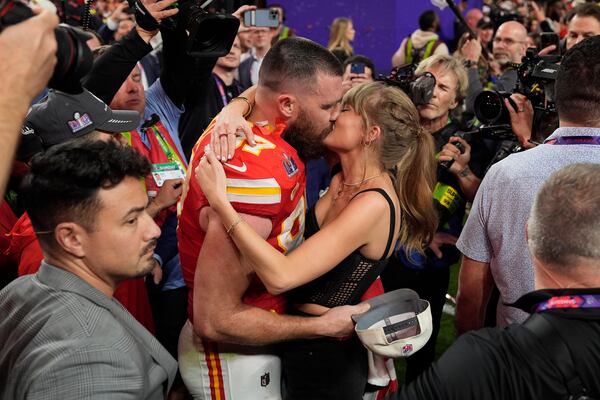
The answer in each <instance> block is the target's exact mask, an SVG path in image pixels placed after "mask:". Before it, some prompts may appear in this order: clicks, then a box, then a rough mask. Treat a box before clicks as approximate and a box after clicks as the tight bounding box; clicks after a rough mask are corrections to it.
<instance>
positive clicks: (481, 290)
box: [456, 256, 494, 334]
mask: <svg viewBox="0 0 600 400" xmlns="http://www.w3.org/2000/svg"><path fill="white" fill-rule="evenodd" d="M493 283H494V279H493V277H492V272H491V270H490V264H489V263H484V262H480V261H476V260H473V259H471V258H469V257H467V256H464V257H463V261H462V264H461V267H460V274H459V278H458V294H457V296H456V329H457V331H458V333H459V334H462V333H465V332H467V331H471V330H477V329H481V328H483V323H484V321H485V310H486V308H487V304H488V301H489V299H490V295H491V293H492V288H493Z"/></svg>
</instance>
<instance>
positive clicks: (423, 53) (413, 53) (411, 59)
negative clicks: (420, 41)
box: [404, 36, 442, 64]
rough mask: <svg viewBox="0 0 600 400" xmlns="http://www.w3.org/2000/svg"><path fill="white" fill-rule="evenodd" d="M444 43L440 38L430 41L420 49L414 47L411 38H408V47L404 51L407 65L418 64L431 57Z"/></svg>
mask: <svg viewBox="0 0 600 400" xmlns="http://www.w3.org/2000/svg"><path fill="white" fill-rule="evenodd" d="M441 43H442V41H441V40H440V39H439V38H436V39H430V40H428V41H427V43H425V46H423V47H422V48H420V49H417V48H415V47H414V45H413V42H412V39H411V38H410V36H409V37H408V38H406V47H405V49H404V56H405V61H404V63H405V64H418V63H420V62H421V61H423V60H424V59H426V58H429V57H431V55H432V54H433V52H434V51H435V49H437V48H438V46H439V45H440V44H441Z"/></svg>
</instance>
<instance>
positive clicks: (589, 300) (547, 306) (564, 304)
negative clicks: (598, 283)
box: [535, 294, 600, 312]
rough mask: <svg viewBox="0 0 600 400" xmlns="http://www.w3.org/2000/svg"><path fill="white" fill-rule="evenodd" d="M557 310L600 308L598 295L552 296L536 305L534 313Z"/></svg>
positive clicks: (599, 296)
mask: <svg viewBox="0 0 600 400" xmlns="http://www.w3.org/2000/svg"><path fill="white" fill-rule="evenodd" d="M557 308H600V295H597V294H582V295H568V296H554V297H551V298H550V299H548V300H546V301H544V302H542V303H540V304H538V305H537V307H536V308H535V311H536V312H540V311H546V310H555V309H557Z"/></svg>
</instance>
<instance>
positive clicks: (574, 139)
mask: <svg viewBox="0 0 600 400" xmlns="http://www.w3.org/2000/svg"><path fill="white" fill-rule="evenodd" d="M544 144H559V145H561V144H562V145H565V144H566V145H569V144H592V145H593V144H595V145H600V136H563V137H559V138H556V139H550V140H547V141H545V142H544Z"/></svg>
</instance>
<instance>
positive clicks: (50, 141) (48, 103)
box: [21, 89, 140, 148]
mask: <svg viewBox="0 0 600 400" xmlns="http://www.w3.org/2000/svg"><path fill="white" fill-rule="evenodd" d="M139 125H140V115H139V113H138V112H137V111H124V110H111V108H110V107H109V106H108V105H106V103H104V102H103V101H102V100H100V99H99V98H97V97H96V96H94V95H93V94H92V93H90V92H89V91H88V90H85V89H84V90H83V92H81V93H79V94H69V93H64V92H60V91H58V90H53V89H50V91H49V93H48V97H47V98H46V100H45V101H43V102H41V103H38V104H35V105H34V106H33V107H32V108H31V111H29V114H27V117H26V118H25V122H24V124H23V127H22V129H21V133H22V134H23V135H30V134H33V135H36V136H38V137H39V138H40V139H41V141H42V143H43V146H44V147H45V148H48V147H50V146H53V145H56V144H59V143H63V142H66V141H67V140H70V139H73V138H76V137H81V136H84V135H87V134H88V133H91V132H93V131H95V130H99V131H103V132H108V133H120V132H126V131H130V130H133V129H136V128H138V127H139Z"/></svg>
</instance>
